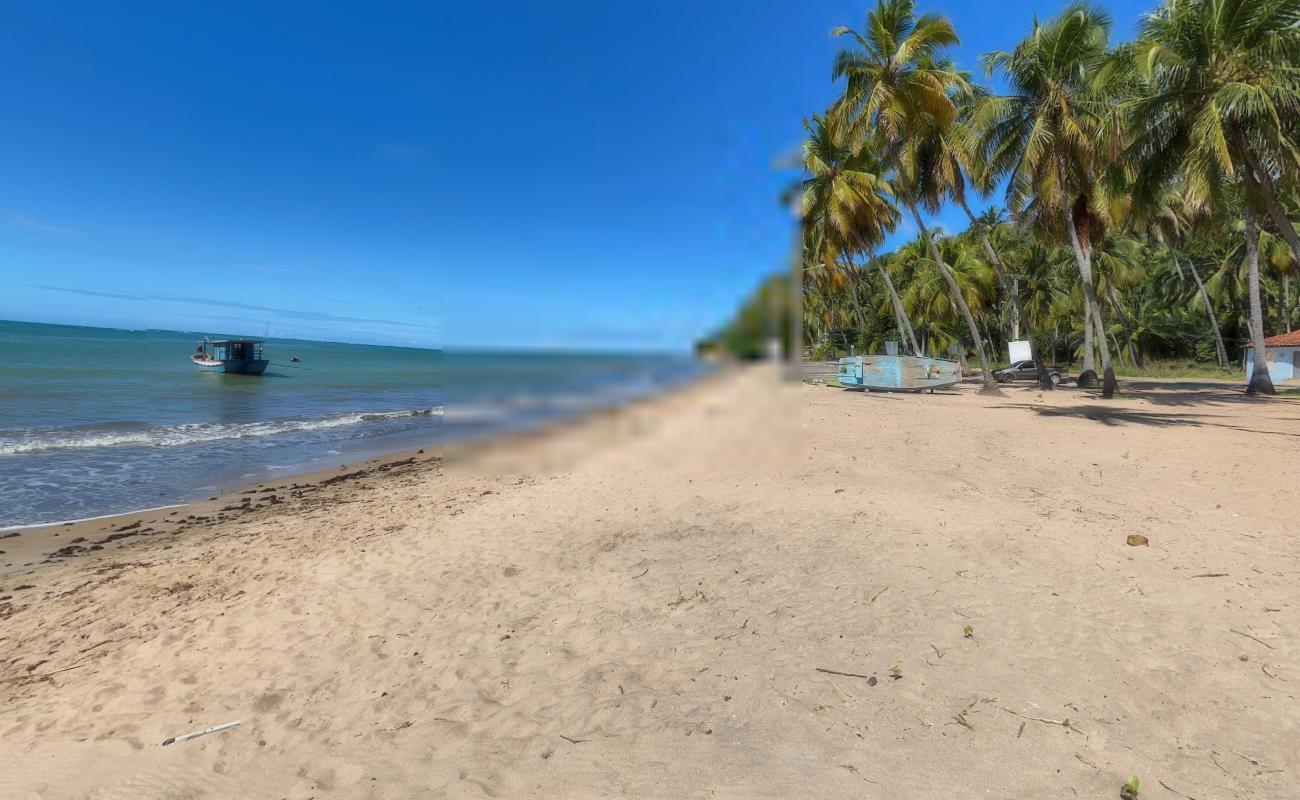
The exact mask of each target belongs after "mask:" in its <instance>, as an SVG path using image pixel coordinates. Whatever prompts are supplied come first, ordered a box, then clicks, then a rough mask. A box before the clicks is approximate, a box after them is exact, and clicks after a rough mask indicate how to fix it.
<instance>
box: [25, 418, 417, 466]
mask: <svg viewBox="0 0 1300 800" xmlns="http://www.w3.org/2000/svg"><path fill="white" fill-rule="evenodd" d="M441 416H442V407H441V406H438V407H434V408H418V409H412V410H407V411H378V412H368V413H360V414H343V415H340V416H335V417H325V418H321V419H284V420H269V421H265V422H240V423H226V422H191V423H185V424H181V425H159V426H157V427H154V428H145V429H143V430H140V429H136V430H123V429H120V428H119V429H117V430H83V431H75V430H67V429H64V430H54V431H50V430H46V431H33V432H24V433H20V434H18V435H17V436H7V435H6V436H0V455H17V454H19V453H38V452H42V451H46V450H78V449H84V448H92V447H116V446H132V447H183V446H185V445H190V444H202V443H205V442H217V441H222V440H226V439H257V438H261V437H264V436H276V435H279V434H285V433H300V432H303V431H315V430H324V429H327V428H341V427H345V426H348V425H360V424H362V423H366V422H381V421H384V420H394V419H402V418H404V417H441ZM95 427H98V428H102V427H103V426H95Z"/></svg>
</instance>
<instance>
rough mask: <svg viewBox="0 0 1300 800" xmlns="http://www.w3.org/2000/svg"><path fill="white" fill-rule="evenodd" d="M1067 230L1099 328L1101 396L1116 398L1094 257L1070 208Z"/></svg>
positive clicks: (1087, 302) (1086, 299)
mask: <svg viewBox="0 0 1300 800" xmlns="http://www.w3.org/2000/svg"><path fill="white" fill-rule="evenodd" d="M1065 229H1066V230H1067V231H1069V233H1070V246H1071V247H1073V248H1074V260H1075V263H1076V264H1078V266H1079V280H1080V281H1081V282H1082V283H1083V302H1084V304H1085V306H1086V308H1087V312H1086V313H1087V314H1088V316H1089V317H1091V318H1092V321H1093V324H1095V325H1096V326H1097V337H1096V341H1097V344H1098V351H1099V352H1100V353H1101V369H1102V372H1103V373H1104V374H1105V377H1104V378H1103V379H1102V384H1101V396H1102V397H1105V398H1110V397H1114V396H1115V388H1116V383H1115V370H1114V369H1113V368H1112V367H1111V365H1110V345H1108V344H1107V343H1106V325H1105V323H1104V322H1102V319H1101V306H1100V305H1099V304H1098V303H1097V292H1096V290H1095V289H1094V288H1093V282H1092V255H1091V253H1090V252H1089V251H1088V250H1087V249H1085V248H1084V245H1083V243H1082V242H1080V240H1079V232H1078V231H1077V230H1076V229H1075V227H1074V214H1073V213H1072V211H1071V209H1070V207H1069V206H1066V208H1065Z"/></svg>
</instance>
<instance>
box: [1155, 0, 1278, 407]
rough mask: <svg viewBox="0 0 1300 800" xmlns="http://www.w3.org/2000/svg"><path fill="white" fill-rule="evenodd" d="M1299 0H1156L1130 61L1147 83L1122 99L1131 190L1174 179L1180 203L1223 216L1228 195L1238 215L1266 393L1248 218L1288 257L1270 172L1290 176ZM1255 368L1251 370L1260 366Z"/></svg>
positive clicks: (1253, 233) (1258, 385)
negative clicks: (1270, 233) (1268, 229)
mask: <svg viewBox="0 0 1300 800" xmlns="http://www.w3.org/2000/svg"><path fill="white" fill-rule="evenodd" d="M1298 26H1300V0H1167V2H1166V3H1165V4H1164V5H1163V6H1161V7H1160V9H1159V10H1158V11H1156V12H1155V13H1154V14H1151V15H1149V16H1148V17H1147V18H1146V19H1145V20H1144V22H1143V24H1142V28H1141V32H1140V35H1139V38H1138V41H1137V43H1136V44H1135V46H1134V48H1133V54H1132V59H1133V63H1134V64H1136V65H1137V67H1138V68H1139V69H1140V70H1141V71H1142V75H1143V78H1144V79H1145V80H1146V81H1147V82H1148V83H1149V84H1150V86H1151V91H1150V92H1149V93H1146V94H1145V96H1143V97H1141V98H1140V99H1138V100H1137V101H1135V102H1133V103H1132V108H1131V118H1132V120H1133V121H1134V124H1135V128H1136V130H1137V131H1138V137H1137V139H1136V141H1135V142H1134V144H1133V145H1132V147H1131V150H1132V151H1133V155H1134V161H1135V162H1136V163H1138V164H1139V165H1140V166H1139V168H1138V172H1137V176H1138V179H1137V182H1136V185H1135V195H1136V196H1137V197H1138V198H1139V199H1141V198H1144V197H1149V196H1152V195H1154V194H1156V193H1157V192H1159V190H1160V187H1161V186H1162V185H1163V184H1165V183H1167V182H1169V181H1173V180H1177V181H1180V182H1182V183H1183V185H1184V186H1185V190H1184V191H1185V193H1186V196H1187V198H1188V200H1189V201H1191V202H1192V203H1195V204H1198V205H1203V206H1205V207H1206V208H1208V209H1209V210H1210V211H1212V212H1213V213H1216V214H1218V213H1223V212H1225V211H1227V209H1228V208H1229V207H1230V206H1231V200H1232V199H1233V197H1234V196H1236V197H1237V198H1238V199H1239V201H1240V204H1241V210H1240V212H1239V213H1240V214H1241V216H1242V218H1243V219H1244V220H1245V229H1244V235H1245V244H1246V264H1247V273H1248V285H1249V291H1250V308H1251V321H1250V327H1251V338H1252V343H1253V346H1254V348H1255V353H1256V355H1257V358H1256V360H1255V369H1254V370H1253V373H1252V375H1251V378H1250V384H1249V388H1248V391H1249V392H1250V393H1252V394H1253V393H1266V394H1272V393H1273V384H1272V381H1271V380H1270V379H1269V376H1268V369H1267V366H1266V364H1267V360H1266V359H1264V358H1263V356H1262V354H1263V353H1264V321H1263V319H1262V317H1257V316H1256V315H1257V314H1260V313H1262V307H1261V302H1260V297H1259V266H1258V258H1259V253H1258V244H1259V242H1258V238H1259V233H1260V226H1259V220H1258V217H1259V215H1260V214H1261V213H1263V214H1267V215H1268V216H1269V217H1271V219H1272V220H1273V223H1274V224H1275V225H1276V226H1277V228H1278V232H1279V233H1280V234H1281V236H1282V237H1283V238H1284V239H1285V240H1286V241H1287V242H1288V244H1289V245H1290V247H1291V251H1292V253H1293V254H1294V255H1295V256H1296V257H1297V258H1300V237H1298V236H1297V234H1296V230H1295V227H1294V226H1293V225H1292V223H1291V221H1290V220H1289V219H1288V218H1287V216H1286V213H1285V211H1284V209H1283V198H1281V197H1279V195H1278V183H1279V179H1281V182H1282V183H1283V185H1294V183H1295V181H1296V180H1297V178H1300V165H1298V164H1297V156H1296V154H1297V152H1298V151H1297V141H1296V136H1297V133H1298V132H1300V123H1297V118H1298V117H1300V33H1298V32H1297V31H1298ZM1261 367H1263V368H1261Z"/></svg>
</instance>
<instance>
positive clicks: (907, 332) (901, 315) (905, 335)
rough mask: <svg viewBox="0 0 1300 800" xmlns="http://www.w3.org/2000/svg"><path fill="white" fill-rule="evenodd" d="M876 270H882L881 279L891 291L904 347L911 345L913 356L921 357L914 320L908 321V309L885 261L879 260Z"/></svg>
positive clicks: (895, 316)
mask: <svg viewBox="0 0 1300 800" xmlns="http://www.w3.org/2000/svg"><path fill="white" fill-rule="evenodd" d="M876 268H877V269H879V270H880V277H882V278H884V279H885V288H886V289H888V290H889V302H890V303H892V304H893V306H894V318H895V320H896V321H897V322H898V335H899V336H900V337H901V338H902V340H903V341H902V345H903V347H908V346H909V344H910V346H911V348H912V355H916V356H919V355H921V345H920V344H918V343H917V341H916V331H914V330H912V320H910V319H908V317H907V309H905V308H903V301H902V300H901V299H899V297H898V292H896V291H895V290H894V281H893V280H892V279H890V277H889V272H888V270H886V269H885V264H884V262H883V261H879V260H877V261H876Z"/></svg>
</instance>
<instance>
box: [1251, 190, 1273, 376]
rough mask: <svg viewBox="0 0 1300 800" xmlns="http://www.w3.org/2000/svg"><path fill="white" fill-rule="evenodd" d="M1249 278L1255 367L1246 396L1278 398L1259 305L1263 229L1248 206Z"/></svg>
mask: <svg viewBox="0 0 1300 800" xmlns="http://www.w3.org/2000/svg"><path fill="white" fill-rule="evenodd" d="M1245 205H1246V274H1247V281H1248V283H1249V286H1250V341H1251V345H1252V346H1253V349H1254V351H1255V353H1254V357H1255V364H1254V366H1253V368H1252V369H1251V371H1250V383H1249V384H1248V385H1247V386H1246V394H1276V393H1277V392H1276V390H1275V389H1274V388H1273V379H1272V377H1271V376H1270V375H1269V374H1268V348H1266V347H1265V346H1264V313H1263V308H1262V306H1261V304H1260V302H1259V226H1258V225H1257V224H1256V222H1255V210H1254V209H1252V208H1251V207H1250V203H1249V202H1247V203H1246V204H1245Z"/></svg>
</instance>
